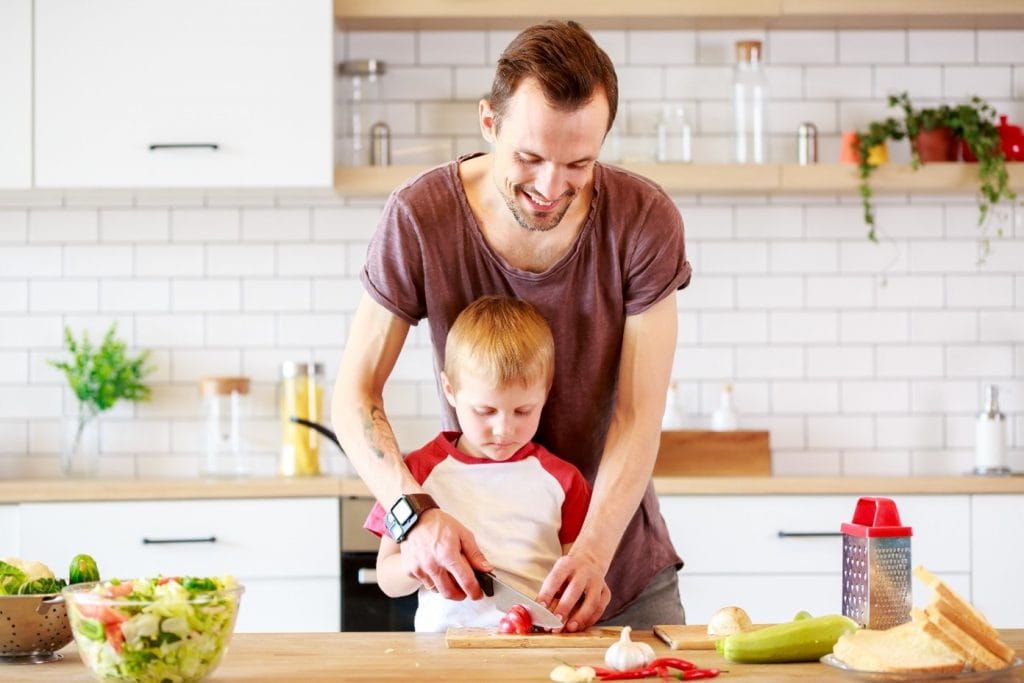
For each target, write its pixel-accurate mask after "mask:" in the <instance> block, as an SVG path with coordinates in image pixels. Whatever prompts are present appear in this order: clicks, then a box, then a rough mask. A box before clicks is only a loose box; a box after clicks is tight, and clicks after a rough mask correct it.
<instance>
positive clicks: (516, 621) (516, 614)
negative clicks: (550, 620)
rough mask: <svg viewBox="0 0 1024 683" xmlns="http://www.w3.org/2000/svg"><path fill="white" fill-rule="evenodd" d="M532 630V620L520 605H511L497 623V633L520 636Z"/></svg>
mask: <svg viewBox="0 0 1024 683" xmlns="http://www.w3.org/2000/svg"><path fill="white" fill-rule="evenodd" d="M531 630H533V619H531V618H530V613H529V612H527V611H526V608H525V607H523V606H522V605H512V607H511V608H510V609H509V611H508V612H506V613H505V616H503V617H502V618H501V621H499V622H498V633H513V634H516V635H522V634H525V633H529V632H530V631H531Z"/></svg>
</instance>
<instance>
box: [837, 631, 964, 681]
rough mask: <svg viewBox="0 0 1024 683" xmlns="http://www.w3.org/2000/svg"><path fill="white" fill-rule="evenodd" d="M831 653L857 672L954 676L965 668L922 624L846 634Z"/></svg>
mask: <svg viewBox="0 0 1024 683" xmlns="http://www.w3.org/2000/svg"><path fill="white" fill-rule="evenodd" d="M832 653H833V654H834V655H835V656H836V657H838V658H839V659H841V660H842V661H843V662H844V663H845V664H846V665H847V666H849V667H850V668H853V669H857V670H858V671H884V672H900V673H956V672H959V671H962V670H963V668H964V663H963V661H962V660H961V659H960V658H959V657H958V656H957V655H956V654H955V653H954V652H953V651H952V650H950V649H949V648H948V647H947V646H946V645H945V644H943V643H942V642H941V641H939V640H937V639H935V638H932V637H931V636H929V635H928V634H926V633H925V632H924V629H923V627H922V623H921V622H908V623H906V624H901V625H900V626H895V627H893V628H890V629H887V630H885V631H876V630H870V629H864V630H861V631H855V632H853V633H848V634H846V635H844V636H843V637H841V638H840V639H839V641H838V642H837V643H836V645H835V647H834V648H833V649H832Z"/></svg>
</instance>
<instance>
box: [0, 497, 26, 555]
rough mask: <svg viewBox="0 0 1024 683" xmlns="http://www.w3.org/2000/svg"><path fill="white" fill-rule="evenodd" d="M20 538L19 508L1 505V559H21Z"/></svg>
mask: <svg viewBox="0 0 1024 683" xmlns="http://www.w3.org/2000/svg"><path fill="white" fill-rule="evenodd" d="M20 538H21V530H20V529H19V525H18V506H17V505H0V557H19V556H20V554H21V541H20Z"/></svg>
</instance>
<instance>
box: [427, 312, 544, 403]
mask: <svg viewBox="0 0 1024 683" xmlns="http://www.w3.org/2000/svg"><path fill="white" fill-rule="evenodd" d="M460 373H474V374H476V375H478V376H480V377H482V378H485V379H489V380H491V381H492V382H493V383H494V386H495V387H506V386H509V385H511V384H513V383H518V384H521V385H522V386H530V385H532V384H534V383H536V382H543V383H544V387H545V389H550V388H551V382H552V380H553V379H554V376H555V340H554V337H553V336H552V335H551V328H550V327H549V326H548V323H547V321H546V320H545V319H544V316H542V315H541V314H540V313H539V312H538V311H537V309H536V308H534V307H533V306H532V305H530V304H529V303H527V302H525V301H520V300H519V299H513V298H511V297H505V296H485V297H481V298H479V299H477V300H476V301H474V302H473V303H471V304H470V305H469V306H467V307H466V308H465V309H464V310H463V311H462V312H461V313H459V316H458V317H457V318H456V319H455V323H454V324H453V325H452V327H451V329H450V330H448V339H447V341H446V342H445V347H444V374H445V375H446V376H447V377H448V381H449V382H450V383H451V385H452V387H453V388H454V389H458V387H459V376H460Z"/></svg>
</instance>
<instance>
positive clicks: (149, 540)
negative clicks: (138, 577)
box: [142, 536, 217, 545]
mask: <svg viewBox="0 0 1024 683" xmlns="http://www.w3.org/2000/svg"><path fill="white" fill-rule="evenodd" d="M216 542H217V537H216V536H207V537H206V538H146V537H145V536H143V537H142V545H160V544H164V543H216Z"/></svg>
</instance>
